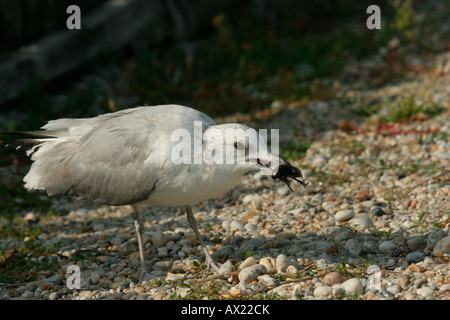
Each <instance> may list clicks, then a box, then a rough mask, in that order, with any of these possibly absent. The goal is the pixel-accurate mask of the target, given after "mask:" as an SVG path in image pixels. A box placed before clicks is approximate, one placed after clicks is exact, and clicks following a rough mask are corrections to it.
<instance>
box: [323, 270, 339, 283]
mask: <svg viewBox="0 0 450 320" xmlns="http://www.w3.org/2000/svg"><path fill="white" fill-rule="evenodd" d="M341 282H342V276H341V274H340V273H338V272H330V273H327V274H326V275H325V277H324V278H323V283H325V284H327V285H330V286H331V285H334V284H339V283H341Z"/></svg>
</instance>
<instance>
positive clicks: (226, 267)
mask: <svg viewBox="0 0 450 320" xmlns="http://www.w3.org/2000/svg"><path fill="white" fill-rule="evenodd" d="M233 269H234V266H233V263H232V262H231V260H227V261H226V262H225V263H224V264H222V265H221V266H220V269H219V274H222V273H229V272H233Z"/></svg>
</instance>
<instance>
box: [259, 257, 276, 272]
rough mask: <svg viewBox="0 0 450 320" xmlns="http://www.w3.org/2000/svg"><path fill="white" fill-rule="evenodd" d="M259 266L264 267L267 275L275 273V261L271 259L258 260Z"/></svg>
mask: <svg viewBox="0 0 450 320" xmlns="http://www.w3.org/2000/svg"><path fill="white" fill-rule="evenodd" d="M259 264H262V265H263V266H265V267H266V269H267V272H268V273H272V272H275V271H276V267H275V266H276V261H275V259H274V258H272V257H264V258H261V259H260V260H259Z"/></svg>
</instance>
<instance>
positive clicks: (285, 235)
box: [275, 231, 295, 240]
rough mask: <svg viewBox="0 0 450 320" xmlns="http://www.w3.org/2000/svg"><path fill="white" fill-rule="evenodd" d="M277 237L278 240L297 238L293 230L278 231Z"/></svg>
mask: <svg viewBox="0 0 450 320" xmlns="http://www.w3.org/2000/svg"><path fill="white" fill-rule="evenodd" d="M275 239H276V240H278V239H287V240H292V239H295V234H294V233H292V232H287V231H283V232H280V233H278V234H277V235H276V236H275Z"/></svg>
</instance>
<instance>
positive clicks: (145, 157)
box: [24, 106, 214, 205]
mask: <svg viewBox="0 0 450 320" xmlns="http://www.w3.org/2000/svg"><path fill="white" fill-rule="evenodd" d="M196 120H197V121H203V122H204V124H205V125H206V127H207V126H210V125H213V124H214V122H213V121H212V120H211V119H210V118H209V117H208V116H206V115H205V114H202V113H200V112H198V111H196V110H194V109H190V108H187V107H181V106H157V107H139V108H133V109H127V110H123V111H120V112H116V113H110V114H106V115H102V116H98V117H96V118H90V119H59V120H54V121H51V122H49V124H47V125H46V126H44V127H43V128H44V129H46V130H49V131H52V132H58V133H59V135H58V137H57V138H55V139H46V140H45V141H43V142H42V144H41V145H40V148H39V149H38V150H37V151H36V152H35V153H34V154H33V156H32V160H33V161H34V163H33V165H32V167H31V169H30V172H29V173H28V174H27V176H26V177H25V179H24V181H25V182H26V185H25V186H26V187H27V188H29V189H43V190H46V191H47V193H48V194H49V195H74V196H78V197H80V198H86V199H92V200H96V201H99V202H101V203H105V204H110V205H124V204H131V203H136V202H140V201H144V200H146V199H147V198H148V197H149V195H150V193H151V192H153V191H154V190H155V188H156V187H157V182H158V177H159V176H160V175H161V174H163V173H162V172H161V170H162V168H164V167H167V166H170V163H168V162H169V161H170V152H171V146H170V144H167V141H170V135H171V133H172V131H173V130H174V129H176V128H180V127H188V126H192V123H193V121H196Z"/></svg>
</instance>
